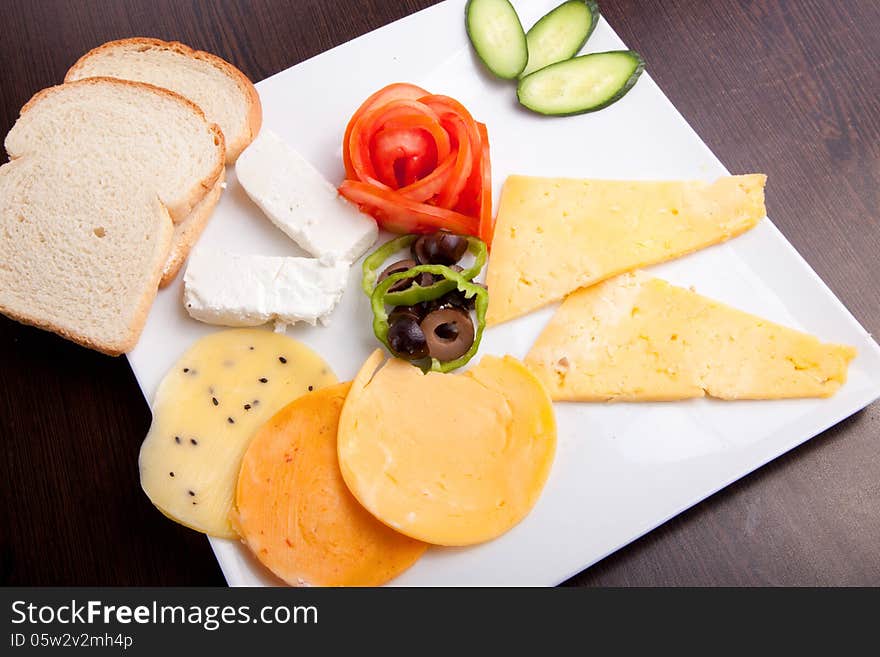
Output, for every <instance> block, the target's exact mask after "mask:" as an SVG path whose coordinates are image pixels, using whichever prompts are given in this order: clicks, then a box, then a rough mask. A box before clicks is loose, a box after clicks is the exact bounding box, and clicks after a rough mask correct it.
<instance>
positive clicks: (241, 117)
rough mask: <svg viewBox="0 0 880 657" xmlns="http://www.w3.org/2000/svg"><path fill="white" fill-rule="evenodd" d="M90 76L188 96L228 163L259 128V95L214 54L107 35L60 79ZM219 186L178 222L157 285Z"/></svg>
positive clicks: (173, 270)
mask: <svg viewBox="0 0 880 657" xmlns="http://www.w3.org/2000/svg"><path fill="white" fill-rule="evenodd" d="M92 77H112V78H119V79H123V80H133V81H137V82H145V83H148V84H153V85H156V86H158V87H162V88H165V89H170V90H171V91H174V92H175V93H178V94H180V95H181V96H183V97H184V98H188V99H189V100H191V101H192V102H193V103H195V104H196V105H198V106H199V107H200V108H201V109H202V111H203V112H204V113H205V116H206V117H207V119H208V121H210V122H212V123H216V124H217V125H218V126H219V127H220V129H221V130H222V132H223V135H224V137H225V141H226V163H227V164H232V163H234V162H235V160H236V159H237V158H238V156H239V154H240V153H241V152H242V151H243V150H244V149H245V148H246V147H247V146H248V144H250V143H251V141H253V139H254V137H256V136H257V134H258V133H259V131H260V125H261V124H262V107H261V105H260V97H259V95H258V94H257V90H256V89H255V88H254V85H253V84H252V83H251V81H250V80H249V79H248V78H247V77H246V76H245V75H244V73H242V72H241V71H239V70H238V69H237V68H235V67H234V66H233V65H232V64H230V63H229V62H227V61H225V60H223V59H221V58H219V57H217V56H216V55H212V54H211V53H207V52H204V51H201V50H194V49H192V48H190V47H189V46H187V45H184V44H182V43H178V42H171V41H160V40H159V39H150V38H144V37H136V38H131V39H121V40H119V41H110V42H108V43H105V44H103V45H101V46H98V47H97V48H95V49H93V50H91V51H89V52H88V53H86V54H85V55H83V56H82V57H81V58H80V59H79V61H77V62H76V64H74V65H73V66H72V67H71V68H70V70H69V71H68V72H67V75H66V77H65V81H66V82H71V81H75V80H81V79H85V78H92ZM221 191H222V190H221V183H218V184H217V187H216V188H215V189H212V190H211V191H210V192H209V193H208V194H207V195H206V196H205V198H204V200H203V202H202V203H200V204H199V206H198V207H197V208H196V210H195V211H194V212H193V213H192V215H191V216H189V217H188V218H187V219H186V220H184V221H182V222H180V223H179V224H178V225H177V227H176V229H175V232H174V237H173V240H172V246H171V253H170V255H169V257H168V262H167V263H166V265H165V267H164V269H163V273H162V278H161V280H160V286H162V287H164V286H166V285H168V284H169V283H170V282H171V281H172V280H174V278H175V276H176V275H177V273H178V271H179V270H180V267H181V265H183V262H184V261H185V260H186V258H187V256H188V255H189V252H190V249H191V248H192V246H193V245H194V244H195V242H196V240H198V238H199V235H200V234H201V232H202V230H203V229H204V227H205V225H206V224H207V223H208V220H209V219H210V217H211V213H212V212H213V210H214V207H215V206H216V205H217V201H218V200H219V198H220V194H221Z"/></svg>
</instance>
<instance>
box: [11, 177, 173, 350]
mask: <svg viewBox="0 0 880 657" xmlns="http://www.w3.org/2000/svg"><path fill="white" fill-rule="evenodd" d="M4 166H5V165H4ZM158 205H159V207H160V208H161V209H162V212H163V213H164V215H165V218H166V219H167V221H163V222H162V229H161V231H160V232H159V234H158V235H157V236H156V237H157V248H159V249H160V250H162V251H165V252H167V251H168V250H169V249H170V248H171V238H172V235H173V234H174V224H173V223H172V222H171V216H170V215H169V214H168V210H167V209H166V208H165V206H164V205H163V204H162V202H161V201H159V203H158ZM156 263H157V264H156V266H155V267H154V270H153V271H152V272H151V273H150V278H149V281H150V282H149V283H148V284H147V285H146V286H145V287H144V293H143V294H142V295H141V298H140V299H139V300H138V302H137V304H136V305H135V310H134V313H133V315H132V321H131V322H130V324H129V326H128V334H127V335H126V336H125V337H124V338H122V339H121V340H120V341H119V342H98V341H96V340H94V339H93V338H91V337H89V336H87V335H84V334H82V333H77V332H76V331H70V330H68V329H66V328H64V327H63V326H58V325H57V324H53V323H52V322H50V321H47V320H45V319H41V318H39V317H36V316H33V315H28V314H26V313H22V312H17V311H15V310H12V309H10V308H7V307H5V306H0V313H2V314H4V315H6V316H7V317H9V318H10V319H13V320H15V321H16V322H19V323H21V324H27V325H28V326H34V327H36V328H38V329H42V330H44V331H50V332H52V333H56V334H58V335H60V336H61V337H62V338H64V339H65V340H70V341H71V342H75V343H76V344H78V345H81V346H83V347H86V348H88V349H92V350H94V351H98V352H100V353H102V354H106V355H107V356H121V355H122V354H125V353H128V352H129V351H131V350H132V349H134V348H135V346H136V345H137V342H138V339H139V338H140V336H141V331H143V330H144V324H146V323H147V316H148V315H149V313H150V308H152V307H153V301H154V300H155V299H156V294H157V292H158V283H159V279H160V278H161V276H162V270H163V268H164V266H165V261H164V260H163V259H161V258H157V259H156Z"/></svg>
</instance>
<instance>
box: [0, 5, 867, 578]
mask: <svg viewBox="0 0 880 657" xmlns="http://www.w3.org/2000/svg"><path fill="white" fill-rule="evenodd" d="M430 4H432V3H431V2H430V1H429V0H399V1H396V2H389V1H382V0H358V1H355V0H335V1H328V0H286V1H282V0H234V1H233V0H223V1H221V0H217V1H213V2H211V1H207V0H203V1H198V0H76V1H74V0H2V15H3V19H2V23H3V36H2V38H0V71H2V76H0V134H3V135H5V134H6V132H7V131H8V130H9V128H10V127H11V126H12V124H13V122H14V121H15V119H16V117H17V115H18V110H19V108H20V107H21V106H22V105H23V104H24V103H25V102H26V101H27V100H28V98H30V96H31V95H32V94H33V93H35V92H36V91H38V90H39V89H42V88H43V87H46V86H48V85H52V84H56V83H58V82H59V81H60V80H61V79H62V78H63V76H64V73H65V71H66V70H67V68H68V67H69V66H70V65H71V64H72V63H73V62H74V61H75V60H76V59H77V57H79V56H80V55H81V54H82V53H84V52H85V51H86V50H88V49H89V48H92V47H93V46H96V45H98V44H99V43H102V42H104V41H107V40H109V39H115V38H120V37H125V36H134V35H146V36H157V37H161V38H164V39H177V40H181V41H184V42H186V43H189V44H190V45H192V46H195V47H198V48H202V49H205V50H209V51H212V52H215V53H217V54H219V55H220V56H222V57H225V58H227V59H228V60H229V61H231V62H233V63H234V64H235V65H237V66H238V67H239V68H241V69H242V70H243V71H244V72H245V73H246V74H248V75H249V76H250V77H251V78H252V79H253V80H255V81H256V80H260V79H262V78H264V77H266V76H268V75H271V74H273V73H275V72H277V71H280V70H282V69H284V68H287V67H289V66H292V65H294V64H296V63H297V62H300V61H303V60H304V59H306V58H308V57H311V56H312V55H315V54H317V53H319V52H321V51H323V50H326V49H328V48H330V47H332V46H334V45H337V44H339V43H342V42H344V41H347V40H349V39H351V38H353V37H355V36H358V35H359V34H362V33H364V32H367V31H369V30H373V29H375V28H377V27H380V26H382V25H383V24H385V23H388V22H390V21H392V20H395V19H397V18H400V17H402V16H404V15H406V14H408V13H411V12H413V11H416V10H418V9H421V8H423V7H425V6H427V5H430ZM600 4H601V8H602V12H603V14H604V15H605V17H606V18H607V19H608V20H609V22H610V23H611V25H612V26H613V27H614V28H615V29H616V30H617V32H618V33H619V34H620V36H621V37H622V38H623V39H624V41H626V43H627V44H628V45H629V46H630V47H632V48H634V49H637V50H639V51H640V52H641V53H642V54H643V55H644V56H645V59H646V60H647V62H648V70H649V71H650V73H651V75H652V76H653V77H654V78H655V79H656V80H657V82H658V83H659V84H660V86H661V87H662V88H663V90H664V91H665V92H666V94H667V95H668V96H669V97H670V99H671V100H672V102H673V103H674V104H675V106H676V107H677V108H678V109H679V110H680V111H681V113H682V114H683V115H684V117H685V118H686V119H687V120H688V121H689V122H690V124H691V125H692V126H694V128H695V129H696V130H697V132H698V133H699V134H700V136H701V137H702V138H703V139H704V140H705V141H706V142H707V143H708V144H709V146H710V147H711V148H712V150H713V151H714V152H715V153H716V154H717V155H718V156H719V157H720V158H721V160H722V161H723V162H724V163H725V164H726V165H727V166H728V168H730V169H731V170H732V171H734V172H748V171H763V172H766V173H767V174H769V186H768V194H767V203H768V207H769V212H770V215H771V216H772V217H773V221H774V222H775V223H776V225H777V226H779V228H780V229H781V230H782V232H783V233H785V235H786V237H787V238H788V239H789V240H790V241H791V242H792V243H793V244H794V245H795V247H796V248H797V249H798V251H800V252H801V253H802V254H803V255H804V257H805V258H806V259H807V261H808V262H809V263H810V264H811V265H812V266H813V268H814V269H815V270H816V271H817V272H818V273H819V275H820V276H821V277H822V279H824V280H825V282H826V283H828V285H829V286H830V287H831V289H832V290H833V291H834V292H835V293H836V294H837V295H838V296H839V297H840V298H841V299H842V300H843V302H844V303H845V304H846V306H847V307H848V308H849V309H850V311H851V312H852V313H853V314H854V315H855V317H856V318H857V319H858V320H859V321H860V322H861V323H862V325H863V326H865V328H867V330H868V331H869V332H872V333H873V334H874V335H880V258H878V254H880V217H878V207H880V202H878V201H880V192H878V189H880V103H878V100H877V98H878V95H880V67H878V65H877V60H876V57H877V53H878V52H880V37H878V35H880V3H877V2H875V0H846V2H829V1H827V0H812V1H808V0H799V1H798V2H794V1H787V0H777V1H775V2H774V1H770V0H767V1H757V0H754V1H743V2H731V1H730V0H711V1H707V0H691V1H688V0H605V1H604V2H601V3H600ZM401 55H402V56H405V53H401ZM303 102H320V99H314V100H313V99H309V98H304V99H303ZM149 422H150V413H149V409H148V407H147V405H146V403H145V402H144V400H143V398H142V397H141V394H140V391H139V389H138V387H137V384H136V383H135V379H134V377H133V376H132V373H131V370H130V369H129V366H128V363H127V361H126V360H125V359H124V358H109V357H106V356H101V355H99V354H96V353H92V352H89V351H87V350H85V349H82V348H79V347H75V346H73V345H72V344H68V343H66V342H64V341H63V340H61V339H60V338H57V337H55V336H53V335H50V334H48V333H44V332H41V331H38V330H36V329H32V328H26V327H23V326H20V325H18V324H16V323H14V322H12V321H9V320H7V319H5V318H3V317H0V444H2V450H3V459H2V465H0V499H2V504H0V532H2V533H0V584H3V585H14V584H21V585H86V584H97V585H136V584H140V585H221V584H223V583H224V580H223V577H222V575H221V573H220V569H219V567H218V566H217V563H216V561H215V560H214V558H213V555H212V553H211V550H210V548H209V546H208V542H207V541H206V540H205V538H204V537H203V536H201V535H199V534H196V533H195V532H191V531H189V530H186V529H184V528H182V527H179V526H178V525H176V524H174V523H172V522H170V521H168V520H167V519H165V518H164V517H163V516H162V515H161V514H159V513H158V512H157V511H156V510H154V509H153V507H152V506H151V505H150V504H149V502H148V500H147V498H146V497H145V496H144V495H143V493H142V492H141V490H140V487H139V485H138V476H137V452H138V447H139V445H140V442H141V440H142V438H143V436H144V434H145V433H146V431H147V428H148V426H149ZM570 583H571V584H575V585H838V584H839V585H857V584H861V585H875V586H876V585H880V406H878V404H874V405H873V406H871V407H869V408H868V409H867V410H865V411H863V412H861V413H858V414H856V415H855V416H854V417H852V418H850V419H848V420H846V421H844V422H842V423H841V424H839V425H838V426H836V427H834V428H833V429H831V430H829V431H826V432H825V433H824V434H822V435H821V436H819V437H817V438H815V439H813V440H812V441H810V442H809V443H807V444H806V445H804V446H803V447H800V448H799V449H796V450H794V451H793V452H791V453H789V454H787V455H785V456H783V457H782V458H780V459H778V460H776V461H775V462H773V463H772V464H770V465H769V466H767V467H765V468H763V469H761V470H760V471H758V472H757V473H755V474H753V475H751V476H749V477H747V478H745V479H744V480H742V481H740V482H738V483H736V484H734V485H733V486H731V487H729V488H727V489H726V490H724V491H722V492H721V493H719V494H717V495H715V496H714V497H712V498H710V499H709V500H707V501H705V502H703V503H702V504H700V505H698V506H697V507H695V508H693V509H691V510H690V511H687V512H686V513H684V514H682V515H681V516H679V517H678V518H676V519H674V520H672V521H670V522H668V523H666V524H665V525H664V526H663V527H661V528H660V529H658V530H656V531H654V532H653V533H651V534H649V535H648V536H647V537H645V538H643V539H641V540H639V541H637V542H636V543H634V544H632V545H630V546H629V547H627V548H625V549H623V550H621V551H619V552H618V553H616V554H615V555H613V556H611V557H609V558H608V559H606V560H604V561H603V562H601V563H599V564H597V565H596V566H594V567H593V568H590V569H589V570H587V571H585V572H583V573H581V574H580V575H578V576H577V577H575V578H574V579H573V580H571V582H570Z"/></svg>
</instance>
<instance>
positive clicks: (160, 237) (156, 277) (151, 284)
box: [0, 77, 226, 356]
mask: <svg viewBox="0 0 880 657" xmlns="http://www.w3.org/2000/svg"><path fill="white" fill-rule="evenodd" d="M105 84H110V85H116V86H126V87H134V88H138V89H142V90H145V91H147V92H149V93H154V94H158V95H161V96H164V97H168V98H172V99H174V101H175V102H178V103H182V104H183V105H185V106H186V107H187V108H188V109H189V110H190V111H192V112H194V113H196V114H197V115H198V116H199V118H200V119H201V120H202V121H203V122H204V123H205V124H206V125H207V126H208V127H209V129H210V131H211V132H212V133H213V135H214V144H215V146H217V149H216V150H217V158H216V164H215V166H214V167H213V169H212V171H211V172H210V173H209V174H208V175H207V176H206V177H205V178H204V179H202V180H200V181H198V182H197V183H196V184H195V185H194V187H193V189H192V191H191V192H190V194H188V195H187V199H186V200H185V201H184V202H183V203H182V204H181V205H180V206H179V207H178V208H177V209H176V214H178V215H179V219H178V221H182V220H183V219H185V218H186V217H187V216H188V215H189V213H190V212H191V211H192V209H193V208H194V207H195V206H196V205H197V204H198V203H199V202H200V201H201V200H202V199H203V198H204V197H205V195H206V194H207V193H208V192H209V190H211V189H212V188H214V187H215V185H219V184H220V183H219V180H220V177H221V176H222V175H224V174H225V170H226V169H225V160H226V157H225V153H226V151H225V141H224V137H223V132H222V131H221V130H220V128H219V127H218V126H217V125H216V124H213V123H208V120H207V119H206V118H205V114H204V112H202V110H201V108H200V107H198V106H197V105H196V104H195V103H193V102H192V101H191V100H189V99H188V98H184V97H183V96H181V95H180V94H177V93H175V92H173V91H170V90H169V89H165V88H163V87H157V86H155V85H151V84H147V83H144V82H134V81H131V80H121V79H117V78H102V77H96V78H85V79H83V80H77V81H73V82H67V83H65V84H62V85H56V86H54V87H48V88H46V89H43V90H41V91H38V92H37V93H36V94H34V95H33V96H32V97H31V99H30V100H29V101H28V102H27V103H25V105H24V107H22V108H21V111H20V113H19V117H21V116H24V115H25V114H26V113H27V112H28V111H30V110H31V109H32V108H33V107H34V106H35V105H36V104H37V103H39V102H41V101H42V100H43V99H44V98H47V97H49V96H51V95H52V94H54V93H58V92H59V91H60V90H61V89H62V88H63V87H65V86H67V85H105ZM26 157H30V156H26ZM16 159H18V158H13V157H12V156H10V163H9V164H6V165H3V166H10V165H11V164H12V163H13V162H14V160H16ZM156 201H157V206H158V207H159V208H160V211H161V212H162V215H163V218H164V219H166V220H165V221H161V222H160V230H159V232H158V234H157V235H156V249H157V250H158V252H159V253H161V254H163V255H162V256H161V257H157V258H155V264H154V266H153V270H152V271H151V272H149V275H148V277H147V280H146V283H145V285H144V287H143V293H142V295H141V297H140V298H139V299H138V300H137V301H136V303H135V309H134V312H133V314H132V318H131V321H130V323H129V325H128V332H127V334H126V335H125V337H123V338H122V339H120V340H118V341H113V342H99V341H97V340H95V339H94V338H93V337H91V336H88V335H84V334H81V333H77V332H76V331H72V330H69V329H67V328H65V327H62V326H59V325H57V324H54V323H53V322H51V321H48V320H45V319H42V318H40V317H37V316H34V315H29V314H28V313H27V312H23V311H21V310H20V309H19V310H15V309H12V308H8V307H6V306H0V312H2V313H3V314H4V315H6V316H7V317H9V318H11V319H14V320H15V321H18V322H20V323H22V324H28V325H30V326H35V327H37V328H40V329H44V330H47V331H51V332H53V333H57V334H58V335H60V336H61V337H63V338H66V339H67V340H70V341H72V342H75V343H77V344H80V345H82V346H84V347H87V348H89V349H93V350H95V351H99V352H101V353H104V354H107V355H110V356H118V355H120V354H124V353H127V352H129V351H131V350H132V349H133V348H134V347H135V345H136V344H137V342H138V339H139V337H140V334H141V331H142V330H143V327H144V324H145V323H146V320H147V316H148V314H149V312H150V308H151V307H152V305H153V301H154V300H155V298H156V294H157V292H158V287H159V282H160V280H161V279H162V276H163V272H164V270H165V267H166V264H167V262H168V258H169V256H170V252H171V244H172V239H173V235H174V225H175V222H174V216H172V213H171V209H170V208H168V207H166V206H165V205H164V203H162V201H161V199H158V198H157V199H156ZM208 214H210V213H208Z"/></svg>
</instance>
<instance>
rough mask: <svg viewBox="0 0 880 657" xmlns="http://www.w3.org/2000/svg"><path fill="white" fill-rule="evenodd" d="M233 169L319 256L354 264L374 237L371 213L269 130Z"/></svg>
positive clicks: (288, 229) (278, 220)
mask: <svg viewBox="0 0 880 657" xmlns="http://www.w3.org/2000/svg"><path fill="white" fill-rule="evenodd" d="M235 173H236V175H237V176H238V181H239V182H240V183H241V185H242V187H244V190H245V191H246V192H247V194H248V196H250V197H251V199H252V200H253V201H254V203H256V204H257V205H258V206H259V207H260V209H261V210H262V211H263V212H264V213H265V214H266V216H267V217H269V219H270V220H271V221H272V223H274V224H275V225H276V226H278V228H280V229H281V230H282V231H284V233H286V234H287V235H288V236H289V237H290V239H292V240H293V241H294V242H296V243H297V244H299V246H300V247H302V248H303V249H305V250H306V251H307V252H308V253H310V254H311V255H313V256H315V257H316V258H321V259H322V260H346V261H348V262H353V261H355V260H357V259H358V258H359V257H360V256H361V255H362V254H363V253H364V252H365V251H366V250H367V249H368V248H370V246H371V245H372V244H373V242H375V241H376V237H377V235H378V229H377V228H376V222H375V221H374V220H373V219H372V217H369V216H367V215H365V214H363V213H361V212H360V211H359V210H358V208H357V206H355V205H354V204H352V203H349V202H348V201H347V200H345V199H344V198H342V197H341V196H340V195H339V193H338V192H337V191H336V188H335V187H334V186H333V185H332V184H330V182H329V181H328V180H327V179H326V178H324V176H322V175H321V174H320V173H319V172H318V171H317V170H316V169H315V168H314V167H313V166H312V165H311V164H309V163H308V162H307V161H306V160H305V159H304V158H303V157H302V156H301V155H300V154H299V153H297V152H296V151H295V150H293V149H292V148H290V147H289V146H288V145H287V144H285V143H284V142H283V141H281V138H280V137H278V135H276V134H275V133H274V132H272V131H271V130H266V129H265V128H264V129H263V130H262V131H261V132H260V134H259V136H258V137H257V138H256V139H255V140H254V142H253V143H252V144H251V145H250V146H248V147H247V149H245V151H244V152H243V153H242V154H241V156H240V157H239V158H238V162H237V163H236V165H235Z"/></svg>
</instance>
